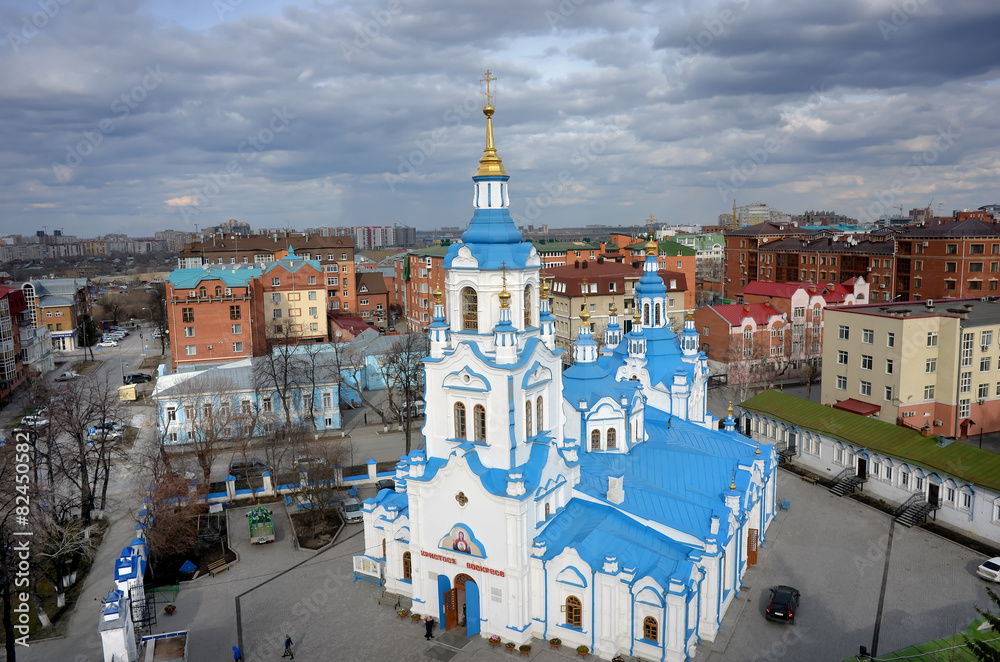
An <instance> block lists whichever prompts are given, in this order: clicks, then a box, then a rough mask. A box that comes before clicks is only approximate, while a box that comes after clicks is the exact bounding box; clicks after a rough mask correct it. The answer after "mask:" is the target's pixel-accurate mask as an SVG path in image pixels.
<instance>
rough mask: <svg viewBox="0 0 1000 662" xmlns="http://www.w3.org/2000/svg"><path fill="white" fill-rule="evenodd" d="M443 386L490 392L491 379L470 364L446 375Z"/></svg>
mask: <svg viewBox="0 0 1000 662" xmlns="http://www.w3.org/2000/svg"><path fill="white" fill-rule="evenodd" d="M442 386H444V387H445V388H453V389H460V390H463V391H480V392H485V393H488V392H489V390H490V383H489V381H488V380H487V379H486V378H485V377H484V376H482V375H480V374H479V373H477V372H475V371H473V370H472V369H471V368H469V367H468V366H465V367H464V368H462V369H461V370H459V371H458V372H453V373H451V374H450V375H448V376H447V377H445V378H444V383H443V384H442Z"/></svg>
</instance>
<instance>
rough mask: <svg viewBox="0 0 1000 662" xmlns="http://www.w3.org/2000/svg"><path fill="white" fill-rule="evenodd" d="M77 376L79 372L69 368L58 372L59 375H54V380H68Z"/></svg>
mask: <svg viewBox="0 0 1000 662" xmlns="http://www.w3.org/2000/svg"><path fill="white" fill-rule="evenodd" d="M79 376H80V373H78V372H76V371H75V370H69V371H67V372H63V373H60V374H59V376H58V377H56V381H57V382H68V381H70V380H71V379H76V378H77V377H79Z"/></svg>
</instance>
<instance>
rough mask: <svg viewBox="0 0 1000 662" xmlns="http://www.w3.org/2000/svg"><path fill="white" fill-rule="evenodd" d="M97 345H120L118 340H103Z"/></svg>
mask: <svg viewBox="0 0 1000 662" xmlns="http://www.w3.org/2000/svg"><path fill="white" fill-rule="evenodd" d="M97 346H98V347H117V346H118V341H117V340H102V341H101V342H99V343H97Z"/></svg>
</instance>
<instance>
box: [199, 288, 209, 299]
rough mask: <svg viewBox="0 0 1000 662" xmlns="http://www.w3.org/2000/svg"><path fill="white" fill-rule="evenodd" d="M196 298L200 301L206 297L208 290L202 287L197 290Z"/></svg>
mask: <svg viewBox="0 0 1000 662" xmlns="http://www.w3.org/2000/svg"><path fill="white" fill-rule="evenodd" d="M198 296H199V297H201V298H202V299H204V298H205V297H206V296H208V290H206V289H205V286H204V285H202V286H201V287H199V288H198Z"/></svg>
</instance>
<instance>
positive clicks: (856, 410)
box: [833, 398, 882, 416]
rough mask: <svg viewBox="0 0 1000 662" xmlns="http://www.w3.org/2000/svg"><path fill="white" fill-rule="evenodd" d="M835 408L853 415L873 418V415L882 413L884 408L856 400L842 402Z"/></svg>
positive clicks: (849, 399) (850, 399) (848, 399)
mask: <svg viewBox="0 0 1000 662" xmlns="http://www.w3.org/2000/svg"><path fill="white" fill-rule="evenodd" d="M833 407H834V409H841V410H843V411H849V412H851V413H852V414H858V415H859V416H871V415H872V414H877V413H879V412H880V411H882V407H880V406H879V405H873V404H872V403H870V402H862V401H861V400H855V399H854V398H847V399H846V400H841V401H840V402H838V403H837V404H835V405H833Z"/></svg>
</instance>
